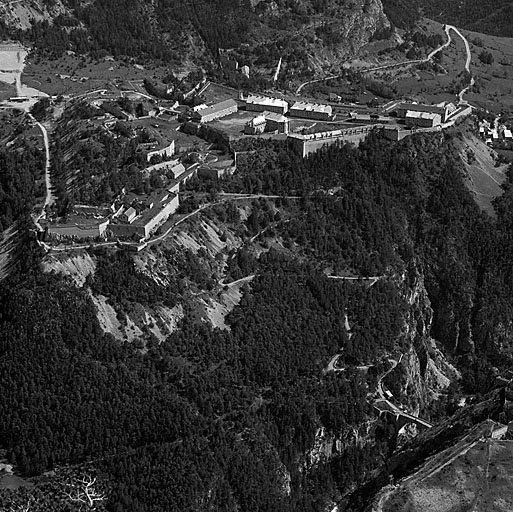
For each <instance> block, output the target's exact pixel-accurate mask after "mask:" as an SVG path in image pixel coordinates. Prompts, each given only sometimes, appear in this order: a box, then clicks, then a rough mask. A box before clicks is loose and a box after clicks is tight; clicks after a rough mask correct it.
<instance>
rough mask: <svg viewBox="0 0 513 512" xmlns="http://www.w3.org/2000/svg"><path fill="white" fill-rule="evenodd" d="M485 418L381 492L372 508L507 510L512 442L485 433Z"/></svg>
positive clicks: (383, 511)
mask: <svg viewBox="0 0 513 512" xmlns="http://www.w3.org/2000/svg"><path fill="white" fill-rule="evenodd" d="M496 428H497V424H495V422H493V421H491V420H488V421H485V422H483V423H482V424H480V425H477V426H476V427H475V428H474V429H473V430H472V431H471V432H469V434H468V435H466V436H465V437H464V438H463V439H462V440H461V441H460V442H458V443H456V444H455V445H454V446H452V447H450V448H447V449H446V450H444V451H442V452H441V453H439V454H437V455H435V456H434V457H432V458H431V459H429V460H428V461H427V462H426V463H425V464H424V465H423V466H422V467H421V468H420V469H419V470H418V471H417V472H416V473H415V474H414V475H413V476H411V477H408V478H406V479H405V480H403V481H401V482H400V483H399V485H396V486H393V487H392V486H388V488H387V489H385V490H384V492H383V494H382V496H381V499H380V500H379V503H378V504H377V507H375V508H374V509H373V510H374V511H375V512H392V511H399V510H408V511H410V512H420V511H422V512H465V511H487V512H510V511H511V510H513V486H512V485H511V482H512V480H513V457H512V455H513V441H504V440H496V439H493V438H491V437H490V434H491V432H492V431H493V430H494V429H496Z"/></svg>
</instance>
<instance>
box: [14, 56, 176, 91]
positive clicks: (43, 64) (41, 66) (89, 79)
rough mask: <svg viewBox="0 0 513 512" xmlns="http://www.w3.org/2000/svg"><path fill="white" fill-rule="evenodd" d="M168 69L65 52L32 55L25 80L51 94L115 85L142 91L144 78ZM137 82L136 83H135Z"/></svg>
mask: <svg viewBox="0 0 513 512" xmlns="http://www.w3.org/2000/svg"><path fill="white" fill-rule="evenodd" d="M166 72H167V70H166V68H164V67H154V66H149V67H148V69H144V68H143V69H141V67H140V66H138V67H136V65H134V64H132V63H130V62H124V61H120V60H111V58H109V57H106V59H103V60H100V61H93V60H91V59H89V58H87V57H81V56H77V55H65V56H63V57H62V58H60V59H59V60H58V61H46V60H41V59H37V58H34V57H32V56H29V58H28V59H27V61H26V66H25V70H24V73H23V77H22V81H23V83H26V84H27V85H29V86H31V87H36V88H37V89H40V90H41V91H43V92H46V93H47V94H50V95H57V94H63V95H64V94H82V93H86V92H88V91H91V90H94V89H100V88H107V89H108V88H110V87H111V86H112V85H113V84H117V85H119V86H120V87H122V88H125V89H127V90H139V88H140V87H141V83H142V80H144V78H153V77H158V78H162V77H163V76H164V75H165V73H166ZM133 81H135V83H131V82H133ZM141 90H142V89H141ZM139 92H141V91H140V90H139Z"/></svg>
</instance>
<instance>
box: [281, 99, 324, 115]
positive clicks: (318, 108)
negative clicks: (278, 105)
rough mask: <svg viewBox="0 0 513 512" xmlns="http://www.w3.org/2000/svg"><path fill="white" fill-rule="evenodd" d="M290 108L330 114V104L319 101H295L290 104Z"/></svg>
mask: <svg viewBox="0 0 513 512" xmlns="http://www.w3.org/2000/svg"><path fill="white" fill-rule="evenodd" d="M291 110H304V111H305V112H318V113H319V114H329V115H331V112H332V108H331V105H324V104H321V103H307V102H306V101H296V103H294V105H292V108H291Z"/></svg>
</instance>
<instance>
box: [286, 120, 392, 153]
mask: <svg viewBox="0 0 513 512" xmlns="http://www.w3.org/2000/svg"><path fill="white" fill-rule="evenodd" d="M382 127H383V125H381V124H369V125H365V126H355V127H350V128H342V129H339V130H333V131H329V132H320V133H310V134H307V135H302V134H297V133H292V134H289V136H288V137H287V141H288V142H289V144H290V145H291V147H292V149H293V150H294V151H295V152H296V153H298V154H299V155H301V156H302V157H305V156H307V155H309V154H310V153H314V152H315V151H317V150H318V149H320V148H321V147H323V146H330V145H331V144H336V143H337V142H352V143H354V144H358V143H359V142H360V141H362V140H363V139H365V137H367V135H368V134H369V132H370V131H372V130H373V129H375V128H382Z"/></svg>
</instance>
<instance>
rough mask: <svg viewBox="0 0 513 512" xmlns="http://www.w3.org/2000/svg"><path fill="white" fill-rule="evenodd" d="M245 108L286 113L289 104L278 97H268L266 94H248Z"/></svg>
mask: <svg viewBox="0 0 513 512" xmlns="http://www.w3.org/2000/svg"><path fill="white" fill-rule="evenodd" d="M245 102H246V110H251V111H254V112H265V111H269V112H276V113H277V114H282V115H283V114H286V113H287V112H288V110H289V104H288V103H287V102H286V101H285V100H282V99H280V98H270V97H268V96H258V95H256V94H249V95H248V96H247V97H246V99H245Z"/></svg>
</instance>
